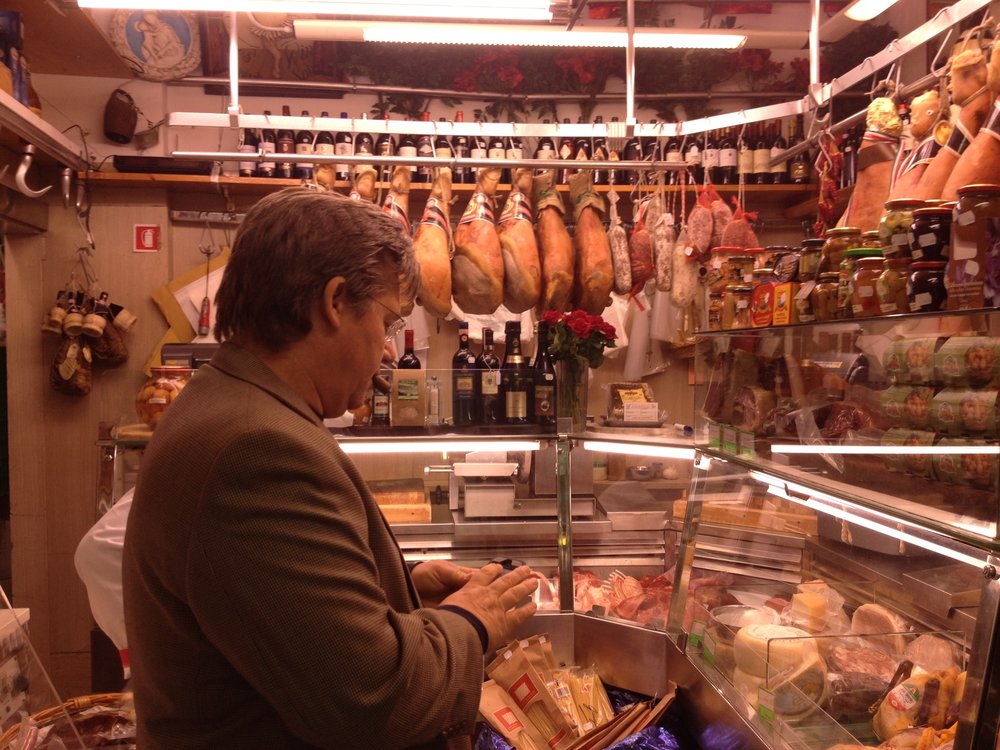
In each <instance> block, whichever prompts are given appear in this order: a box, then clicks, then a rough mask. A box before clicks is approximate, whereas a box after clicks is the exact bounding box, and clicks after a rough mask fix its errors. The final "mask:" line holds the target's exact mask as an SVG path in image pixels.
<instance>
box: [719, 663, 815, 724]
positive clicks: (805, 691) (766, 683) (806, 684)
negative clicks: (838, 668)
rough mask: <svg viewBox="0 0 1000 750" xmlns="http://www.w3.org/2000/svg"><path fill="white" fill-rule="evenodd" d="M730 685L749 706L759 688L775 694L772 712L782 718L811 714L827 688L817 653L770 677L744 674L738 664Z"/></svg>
mask: <svg viewBox="0 0 1000 750" xmlns="http://www.w3.org/2000/svg"><path fill="white" fill-rule="evenodd" d="M733 685H734V686H735V687H736V689H737V690H739V691H740V693H742V694H743V696H744V697H745V698H746V699H747V702H748V703H749V704H750V705H752V706H756V705H757V702H758V696H759V691H760V689H761V688H767V689H768V690H769V691H771V692H772V693H773V694H774V710H775V712H776V713H777V714H779V715H780V716H782V717H784V718H785V719H799V718H802V717H804V716H807V715H809V714H811V713H812V712H813V711H815V710H816V709H817V708H818V707H819V706H820V705H821V704H822V703H823V702H824V701H825V700H826V697H827V692H828V686H827V681H826V665H825V664H824V663H823V660H822V659H820V658H819V657H818V656H817V657H816V658H814V659H807V660H806V661H804V662H803V663H802V664H800V665H799V666H798V667H797V668H796V669H794V670H793V671H791V672H789V673H786V674H784V675H783V676H782V677H776V678H772V679H771V680H766V679H765V678H763V677H758V676H756V675H752V674H747V673H746V672H744V671H743V670H742V669H740V668H739V667H737V668H736V670H735V671H734V672H733Z"/></svg>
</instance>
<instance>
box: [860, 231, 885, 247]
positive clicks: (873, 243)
mask: <svg viewBox="0 0 1000 750" xmlns="http://www.w3.org/2000/svg"><path fill="white" fill-rule="evenodd" d="M861 247H870V248H872V249H873V250H879V251H881V250H882V240H881V239H879V236H878V230H877V229H872V230H870V231H868V232H862V233H861Z"/></svg>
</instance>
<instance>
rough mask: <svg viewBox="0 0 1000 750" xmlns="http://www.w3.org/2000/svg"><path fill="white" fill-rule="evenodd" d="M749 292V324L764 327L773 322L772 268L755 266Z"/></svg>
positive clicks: (754, 326)
mask: <svg viewBox="0 0 1000 750" xmlns="http://www.w3.org/2000/svg"><path fill="white" fill-rule="evenodd" d="M753 277H754V279H753V291H752V292H751V293H750V325H751V326H752V327H753V328H766V327H767V326H769V325H771V324H772V323H773V322H774V269H773V268H755V269H754V271H753Z"/></svg>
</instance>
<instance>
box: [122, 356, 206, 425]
mask: <svg viewBox="0 0 1000 750" xmlns="http://www.w3.org/2000/svg"><path fill="white" fill-rule="evenodd" d="M192 372H194V370H192V369H191V368H190V367H153V368H152V369H151V374H150V376H149V379H148V380H147V381H146V382H145V383H143V385H142V388H140V389H139V393H138V395H137V396H136V397H135V411H136V414H138V415H139V419H141V420H142V421H143V422H145V423H146V424H147V425H148V426H149V427H151V428H155V427H156V425H157V424H158V423H159V421H160V417H162V416H163V412H165V411H166V410H167V407H168V406H170V404H172V403H173V402H174V399H176V398H177V397H178V396H179V395H180V393H181V391H182V390H184V386H185V385H187V383H188V381H189V380H190V379H191V373H192Z"/></svg>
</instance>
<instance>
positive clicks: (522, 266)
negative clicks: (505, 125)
mask: <svg viewBox="0 0 1000 750" xmlns="http://www.w3.org/2000/svg"><path fill="white" fill-rule="evenodd" d="M530 194H531V170H530V169H524V168H520V169H518V170H516V171H515V172H514V189H513V190H511V191H510V195H509V196H508V197H507V202H506V204H505V205H504V209H503V211H502V212H501V213H500V222H499V228H498V230H497V234H498V235H499V237H500V251H501V254H502V255H503V274H504V275H503V304H504V306H505V307H506V308H507V309H508V310H510V311H511V312H513V313H521V312H524V311H525V310H530V309H531V308H532V307H534V306H535V305H537V304H538V299H539V297H541V294H542V266H541V261H540V260H539V257H538V242H537V241H536V240H535V227H534V223H533V217H532V215H531V201H530V198H529V196H530Z"/></svg>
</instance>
